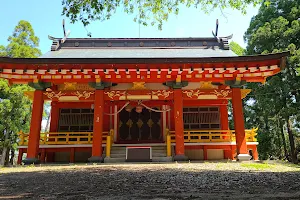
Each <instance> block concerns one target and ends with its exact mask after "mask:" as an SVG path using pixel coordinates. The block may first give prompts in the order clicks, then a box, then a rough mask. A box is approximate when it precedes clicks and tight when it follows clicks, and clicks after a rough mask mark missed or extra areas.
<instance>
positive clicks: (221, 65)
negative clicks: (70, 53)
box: [0, 53, 288, 84]
mask: <svg viewBox="0 0 300 200" xmlns="http://www.w3.org/2000/svg"><path fill="white" fill-rule="evenodd" d="M287 54H288V53H280V54H270V55H263V56H262V55H260V56H242V57H231V58H230V57H226V58H194V59H193V58H190V59H185V58H183V59H180V60H179V59H144V60H142V59H123V62H120V61H119V60H118V59H117V60H111V61H110V60H109V59H102V60H101V59H84V60H85V63H82V62H83V60H82V59H56V60H53V59H10V58H0V78H5V79H9V80H10V82H12V83H28V82H32V80H36V79H38V80H41V81H43V82H52V83H54V84H55V83H63V82H71V81H76V82H81V83H88V82H92V81H95V79H97V78H96V77H100V78H101V80H102V81H104V82H114V83H131V82H139V81H143V82H160V83H165V82H170V81H175V80H176V78H177V76H178V75H180V76H181V80H182V81H188V82H198V81H212V82H223V81H228V80H236V79H240V80H242V81H247V82H264V81H265V79H266V77H269V76H272V75H275V74H277V73H279V72H280V70H281V69H282V67H284V63H285V62H284V61H283V60H284V59H285V57H286V56H287ZM42 61H43V62H42ZM75 61H76V62H75ZM97 61H98V62H99V63H96V62H97ZM108 62H111V63H108Z"/></svg>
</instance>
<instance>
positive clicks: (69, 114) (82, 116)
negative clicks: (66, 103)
mask: <svg viewBox="0 0 300 200" xmlns="http://www.w3.org/2000/svg"><path fill="white" fill-rule="evenodd" d="M93 122H94V110H92V109H83V108H77V109H60V117H59V126H58V131H59V132H86V131H87V132H89V131H93Z"/></svg>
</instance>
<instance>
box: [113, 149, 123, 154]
mask: <svg viewBox="0 0 300 200" xmlns="http://www.w3.org/2000/svg"><path fill="white" fill-rule="evenodd" d="M121 153H123V154H125V153H126V151H119V150H113V151H111V152H110V154H121Z"/></svg>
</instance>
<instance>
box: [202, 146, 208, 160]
mask: <svg viewBox="0 0 300 200" xmlns="http://www.w3.org/2000/svg"><path fill="white" fill-rule="evenodd" d="M203 160H208V155H207V146H206V145H204V146H203Z"/></svg>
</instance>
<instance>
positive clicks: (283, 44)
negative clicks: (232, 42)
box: [244, 0, 300, 163]
mask: <svg viewBox="0 0 300 200" xmlns="http://www.w3.org/2000/svg"><path fill="white" fill-rule="evenodd" d="M266 2H267V3H266ZM299 16H300V1H299V0H296V1H295V0H270V1H264V2H263V3H262V5H261V7H260V9H259V12H258V14H257V15H256V16H255V17H253V18H252V20H251V23H250V26H249V28H248V30H247V32H246V33H245V35H244V38H245V41H247V44H248V45H247V48H246V54H266V53H273V52H274V53H276V52H281V51H287V50H289V51H290V52H291V56H290V57H289V58H288V59H287V65H286V68H285V69H284V70H283V72H282V73H280V74H277V75H276V76H273V77H270V78H269V79H268V81H267V82H266V84H265V85H263V84H250V85H249V87H251V88H252V89H253V90H252V93H251V95H250V96H249V97H248V98H252V101H253V104H252V105H251V106H250V107H248V110H249V111H253V112H252V113H254V114H253V115H251V114H249V113H246V114H247V117H248V118H249V120H248V121H247V122H248V125H249V124H252V125H255V126H258V127H259V128H260V133H259V135H258V140H259V142H260V145H259V152H260V155H261V156H262V158H267V157H283V156H282V154H285V155H284V156H288V155H286V154H287V150H286V148H287V147H286V146H287V144H286V143H285V142H286V141H285V138H286V136H285V132H286V133H287V135H288V141H289V144H288V145H289V146H290V153H289V155H290V156H289V157H290V159H291V160H292V161H293V162H294V163H297V150H296V144H295V140H294V137H295V136H296V137H297V135H299V132H298V131H297V130H298V129H296V127H297V126H298V124H299V120H300V116H299V106H300V93H299V92H298V91H299V88H300V77H299V76H298V75H297V70H299V61H300V41H299V37H300V21H299ZM282 130H285V131H282ZM282 146H283V147H284V151H282Z"/></svg>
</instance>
